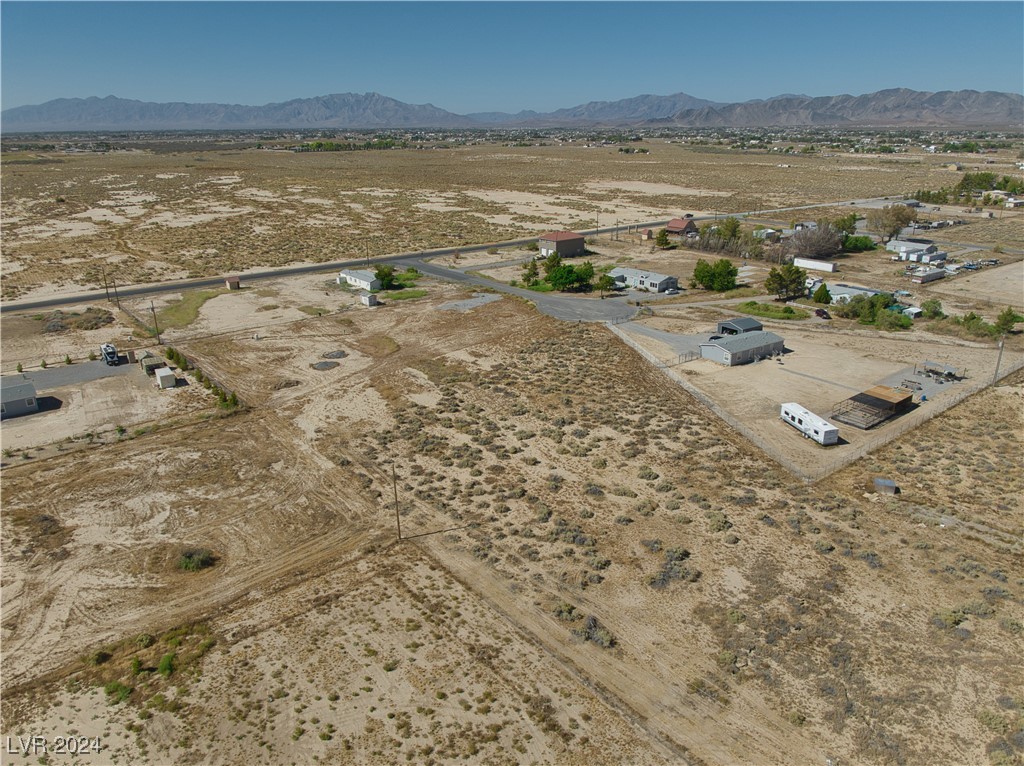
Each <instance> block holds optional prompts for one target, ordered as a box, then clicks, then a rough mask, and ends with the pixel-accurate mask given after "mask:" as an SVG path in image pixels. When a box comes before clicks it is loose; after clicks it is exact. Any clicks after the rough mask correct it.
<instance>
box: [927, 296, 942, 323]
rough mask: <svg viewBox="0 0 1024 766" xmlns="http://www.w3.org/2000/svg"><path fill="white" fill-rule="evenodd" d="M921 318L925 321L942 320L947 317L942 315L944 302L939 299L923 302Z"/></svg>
mask: <svg viewBox="0 0 1024 766" xmlns="http://www.w3.org/2000/svg"><path fill="white" fill-rule="evenodd" d="M921 316H923V317H924V318H925V319H942V317H944V316H946V315H945V314H943V313H942V302H941V301H939V300H938V299H937V298H929V299H928V300H926V301H922V302H921Z"/></svg>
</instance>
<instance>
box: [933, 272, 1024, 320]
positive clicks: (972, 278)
mask: <svg viewBox="0 0 1024 766" xmlns="http://www.w3.org/2000/svg"><path fill="white" fill-rule="evenodd" d="M925 287H926V290H927V292H928V293H936V294H938V296H939V297H942V296H950V297H951V298H952V299H953V300H958V301H961V302H962V301H964V300H966V301H968V302H970V301H974V300H976V299H977V298H978V297H985V298H987V299H988V302H989V303H991V304H992V305H993V306H999V307H1004V306H1013V307H1014V308H1015V309H1018V310H1021V309H1024V261H1017V262H1016V263H1008V264H1006V265H1000V266H994V267H989V268H986V269H983V270H982V271H975V272H974V273H969V274H959V275H957V277H956V278H955V279H940V280H939V281H938V282H934V283H929V284H928V285H926V286H925ZM922 292H924V291H922Z"/></svg>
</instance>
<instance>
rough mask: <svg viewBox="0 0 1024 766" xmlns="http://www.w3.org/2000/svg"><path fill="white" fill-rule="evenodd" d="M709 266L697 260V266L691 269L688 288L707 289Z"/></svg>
mask: <svg viewBox="0 0 1024 766" xmlns="http://www.w3.org/2000/svg"><path fill="white" fill-rule="evenodd" d="M711 276H712V275H711V264H710V263H708V262H707V261H705V260H704V259H703V258H698V259H697V265H696V266H694V267H693V276H692V277H691V278H690V287H703V288H705V289H709V286H710V285H711Z"/></svg>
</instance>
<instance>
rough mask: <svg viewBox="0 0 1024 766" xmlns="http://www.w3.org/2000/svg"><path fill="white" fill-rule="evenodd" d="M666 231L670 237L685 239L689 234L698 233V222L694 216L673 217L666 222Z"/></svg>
mask: <svg viewBox="0 0 1024 766" xmlns="http://www.w3.org/2000/svg"><path fill="white" fill-rule="evenodd" d="M665 233H666V234H668V237H669V239H683V238H684V237H686V236H688V235H697V234H698V231H697V224H695V223H694V222H693V219H692V218H673V219H672V220H671V221H669V222H668V223H667V224H665Z"/></svg>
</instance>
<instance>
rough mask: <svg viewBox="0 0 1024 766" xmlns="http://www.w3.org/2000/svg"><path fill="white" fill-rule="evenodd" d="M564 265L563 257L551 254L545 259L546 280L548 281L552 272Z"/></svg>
mask: <svg viewBox="0 0 1024 766" xmlns="http://www.w3.org/2000/svg"><path fill="white" fill-rule="evenodd" d="M561 265H562V256H560V255H559V254H558V253H554V252H553V253H551V254H550V255H549V256H548V257H547V258H545V259H544V278H545V279H547V278H548V277H549V276H550V275H551V272H552V271H554V270H555V269H557V268H558V267H559V266H561Z"/></svg>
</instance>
